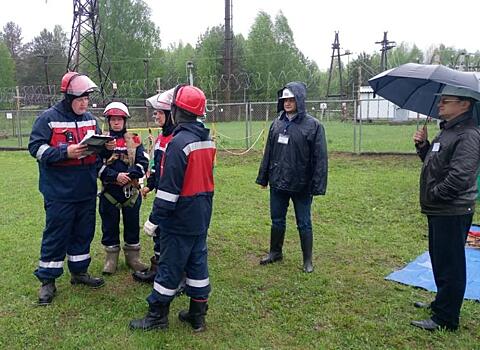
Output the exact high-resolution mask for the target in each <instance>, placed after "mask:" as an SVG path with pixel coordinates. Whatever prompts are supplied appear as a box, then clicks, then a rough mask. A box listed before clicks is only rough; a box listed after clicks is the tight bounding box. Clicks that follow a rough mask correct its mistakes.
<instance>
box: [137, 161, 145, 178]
mask: <svg viewBox="0 0 480 350" xmlns="http://www.w3.org/2000/svg"><path fill="white" fill-rule="evenodd" d="M135 165H136V166H138V167H139V168H140V169H141V170H142V174H143V176H145V169H143V166H142V164H140V163H137V164H135Z"/></svg>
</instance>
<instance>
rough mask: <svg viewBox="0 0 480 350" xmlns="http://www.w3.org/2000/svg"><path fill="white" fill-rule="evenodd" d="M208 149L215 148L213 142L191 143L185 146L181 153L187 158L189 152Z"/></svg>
mask: <svg viewBox="0 0 480 350" xmlns="http://www.w3.org/2000/svg"><path fill="white" fill-rule="evenodd" d="M208 148H215V142H213V141H199V142H193V143H191V144H189V145H186V146H185V147H184V148H183V153H185V155H186V156H188V155H189V154H190V152H193V151H197V150H200V149H208Z"/></svg>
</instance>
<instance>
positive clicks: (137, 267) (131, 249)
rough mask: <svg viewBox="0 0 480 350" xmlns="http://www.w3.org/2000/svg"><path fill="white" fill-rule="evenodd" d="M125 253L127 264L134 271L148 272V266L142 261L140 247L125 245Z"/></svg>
mask: <svg viewBox="0 0 480 350" xmlns="http://www.w3.org/2000/svg"><path fill="white" fill-rule="evenodd" d="M123 252H124V253H125V262H126V263H127V266H128V267H130V268H131V269H132V270H134V271H146V270H147V269H148V266H147V265H145V264H144V263H143V262H141V261H140V245H129V244H125V245H124V246H123Z"/></svg>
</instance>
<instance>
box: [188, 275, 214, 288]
mask: <svg viewBox="0 0 480 350" xmlns="http://www.w3.org/2000/svg"><path fill="white" fill-rule="evenodd" d="M185 283H186V284H187V285H188V286H190V287H195V288H202V287H206V286H208V285H209V284H210V279H209V278H208V277H207V278H205V279H203V280H192V279H191V278H187V279H186V280H185Z"/></svg>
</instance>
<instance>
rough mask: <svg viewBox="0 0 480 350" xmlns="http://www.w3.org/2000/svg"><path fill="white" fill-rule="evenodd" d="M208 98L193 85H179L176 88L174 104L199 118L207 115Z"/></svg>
mask: <svg viewBox="0 0 480 350" xmlns="http://www.w3.org/2000/svg"><path fill="white" fill-rule="evenodd" d="M206 103H207V98H206V97H205V94H204V93H203V91H202V90H200V89H199V88H197V87H195V86H191V85H179V86H177V87H176V88H175V92H174V95H173V101H172V104H173V105H174V106H176V107H178V108H181V109H183V110H185V111H187V112H190V113H191V114H193V115H195V116H197V117H203V115H204V114H205V105H206Z"/></svg>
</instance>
